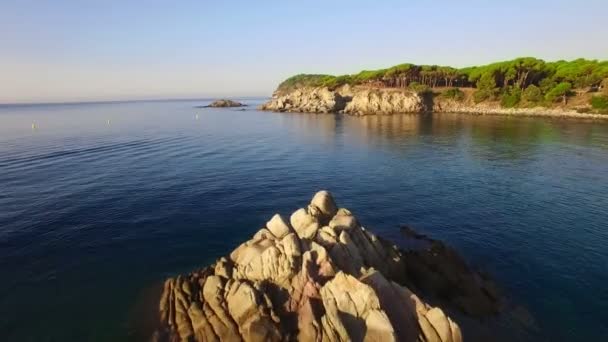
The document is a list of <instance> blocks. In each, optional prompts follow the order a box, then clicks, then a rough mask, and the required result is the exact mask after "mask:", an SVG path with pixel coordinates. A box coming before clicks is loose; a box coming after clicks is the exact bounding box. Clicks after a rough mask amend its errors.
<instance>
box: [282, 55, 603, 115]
mask: <svg viewBox="0 0 608 342" xmlns="http://www.w3.org/2000/svg"><path fill="white" fill-rule="evenodd" d="M345 84H348V85H365V86H370V87H381V88H408V87H409V88H411V89H415V90H420V89H421V88H426V89H429V88H436V87H463V88H476V91H475V101H477V102H481V101H484V100H487V99H493V100H498V99H501V101H502V102H503V105H505V106H513V105H516V104H518V103H519V102H520V101H521V100H522V99H524V100H525V101H527V102H529V103H533V102H540V101H541V100H542V101H546V102H554V101H563V102H564V103H566V100H567V97H568V96H570V95H572V94H573V90H575V89H577V90H584V91H600V90H603V91H604V92H606V90H607V87H608V61H598V60H587V59H583V58H579V59H576V60H572V61H563V60H561V61H556V62H545V61H543V60H542V59H538V58H533V57H521V58H516V59H513V60H509V61H503V62H497V63H492V64H488V65H482V66H472V67H466V68H453V67H449V66H439V65H416V64H409V63H405V64H399V65H395V66H393V67H390V68H387V69H379V70H364V71H361V72H359V73H357V74H352V75H341V76H333V75H314V74H300V75H296V76H293V77H290V78H288V79H287V80H285V81H284V82H282V83H281V84H280V85H279V90H289V89H293V88H296V87H305V86H309V87H329V88H332V89H333V88H336V87H339V86H342V85H345ZM456 94H457V93H456Z"/></svg>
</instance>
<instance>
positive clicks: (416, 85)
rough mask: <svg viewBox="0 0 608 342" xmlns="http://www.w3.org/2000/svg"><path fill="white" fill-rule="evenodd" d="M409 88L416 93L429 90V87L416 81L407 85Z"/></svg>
mask: <svg viewBox="0 0 608 342" xmlns="http://www.w3.org/2000/svg"><path fill="white" fill-rule="evenodd" d="M409 87H410V89H411V90H412V91H414V92H415V93H418V94H425V93H428V92H430V91H431V88H430V87H429V86H427V85H425V84H420V83H418V82H412V83H410V85H409Z"/></svg>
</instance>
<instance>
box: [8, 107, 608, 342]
mask: <svg viewBox="0 0 608 342" xmlns="http://www.w3.org/2000/svg"><path fill="white" fill-rule="evenodd" d="M259 101H260V100H252V99H248V100H246V102H248V103H250V104H253V105H255V104H256V103H259ZM205 103H207V102H206V101H156V102H126V103H106V104H71V105H36V106H3V107H0V279H2V281H1V282H0V317H1V319H0V336H2V340H4V341H28V340H31V341H83V340H129V339H132V338H133V337H132V336H133V335H130V334H132V330H133V327H132V325H131V324H130V323H129V322H130V321H132V320H133V307H134V305H135V304H136V303H137V302H138V301H139V298H140V296H141V295H142V292H145V290H146V289H147V288H149V287H150V286H152V284H155V283H156V282H158V281H160V280H162V279H163V278H165V277H166V276H168V275H173V274H176V273H179V272H185V271H188V270H190V269H192V268H195V267H198V266H201V265H203V264H206V263H208V262H211V261H213V260H214V259H215V258H216V257H218V256H221V255H223V254H226V253H228V252H229V251H231V250H232V249H233V248H234V247H235V246H236V245H237V244H238V243H239V242H241V241H242V240H244V239H246V238H248V237H250V236H251V235H252V234H253V233H254V232H255V231H257V230H258V229H259V228H260V227H261V225H263V224H264V222H266V221H267V220H268V219H269V218H270V217H271V215H272V214H273V213H275V212H280V213H283V214H289V213H290V212H292V211H293V210H295V209H297V208H298V207H300V206H302V205H304V204H306V203H307V202H308V201H309V199H310V197H311V196H312V194H313V193H314V192H315V191H317V190H319V189H329V190H331V191H332V192H333V193H334V195H335V197H336V199H337V201H338V203H339V204H340V205H341V206H344V207H347V208H349V209H351V211H353V212H354V213H355V215H357V216H358V218H359V219H360V221H361V222H362V223H363V224H364V225H365V226H366V227H368V228H370V229H372V230H374V231H375V232H377V233H379V234H380V235H383V236H385V237H389V238H393V239H399V233H398V226H399V224H409V225H411V226H413V227H415V228H416V229H417V230H419V231H422V232H424V233H426V234H429V235H431V236H432V237H434V238H438V239H442V240H444V241H446V242H448V243H449V244H450V245H452V246H454V247H455V248H456V249H457V250H458V251H460V252H461V253H462V254H463V255H464V256H465V257H466V259H467V260H469V261H470V262H471V263H472V264H473V265H474V266H476V267H479V268H482V269H484V270H486V271H488V272H489V273H491V274H492V275H493V276H494V277H495V278H496V279H497V281H498V282H499V283H500V284H501V286H502V287H503V289H504V291H505V293H506V294H507V296H508V297H509V300H510V301H511V302H513V303H517V305H521V306H523V307H525V308H526V309H527V311H529V313H530V315H531V316H532V319H533V320H532V321H531V320H530V319H527V320H526V321H527V324H526V325H525V326H524V327H523V328H522V327H519V328H518V329H523V331H518V332H516V333H514V335H513V336H516V337H517V338H521V339H526V338H527V339H535V340H557V341H560V340H564V341H568V340H585V339H587V340H601V339H602V338H606V337H607V336H608V326H607V325H606V322H608V291H606V288H605V287H606V284H607V283H608V247H606V246H608V224H607V223H606V222H608V211H607V210H606V208H607V207H608V123H602V122H580V121H572V120H551V119H538V118H512V117H491V116H488V117H484V116H467V115H456V114H454V115H452V114H441V115H428V116H421V115H396V116H385V117H376V116H371V117H363V118H355V117H345V116H339V115H304V114H277V113H266V112H258V111H256V110H255V109H253V108H252V107H249V108H248V109H247V110H245V111H236V110H232V109H204V110H203V109H194V108H193V106H195V105H200V104H205ZM197 114H198V118H197V117H196V115H197ZM32 123H35V125H36V127H37V128H36V129H32ZM520 316H521V315H520ZM524 316H526V315H524ZM465 336H466V335H465Z"/></svg>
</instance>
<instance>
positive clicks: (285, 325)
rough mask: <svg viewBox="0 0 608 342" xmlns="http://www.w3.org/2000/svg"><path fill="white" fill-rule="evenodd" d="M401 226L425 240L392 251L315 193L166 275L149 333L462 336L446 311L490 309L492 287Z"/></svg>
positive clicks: (241, 337) (164, 337)
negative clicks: (286, 213) (210, 259)
mask: <svg viewBox="0 0 608 342" xmlns="http://www.w3.org/2000/svg"><path fill="white" fill-rule="evenodd" d="M406 233H407V234H408V235H410V236H413V237H414V238H415V239H418V240H422V241H423V242H424V241H427V242H429V243H430V246H428V247H423V249H422V250H420V251H418V252H417V251H413V250H412V251H405V250H402V249H400V248H399V247H397V246H396V245H394V244H392V243H390V242H389V241H387V240H384V239H382V238H380V237H378V236H376V235H374V234H373V233H371V232H370V231H369V230H367V229H366V228H364V227H362V226H361V224H360V223H359V221H358V220H357V219H356V218H355V216H354V215H353V214H352V213H351V212H350V211H349V210H348V209H344V208H338V206H337V205H336V203H335V202H334V199H333V198H332V196H331V195H330V193H329V192H327V191H320V192H318V193H316V194H315V195H314V197H313V198H312V201H311V202H310V204H309V205H308V206H307V207H305V208H301V209H298V210H297V211H295V212H294V213H293V214H292V215H291V216H290V218H289V220H287V219H285V218H284V217H282V216H281V215H279V214H276V215H274V216H273V217H272V218H271V219H270V221H268V222H267V223H266V224H265V227H264V228H262V229H260V230H259V231H258V232H257V233H255V235H254V236H253V237H252V238H251V240H249V241H246V242H244V243H243V244H241V245H240V246H238V247H237V248H236V249H235V250H234V251H232V253H230V254H229V255H228V256H226V257H222V258H220V259H219V260H217V261H216V263H214V264H212V265H209V266H207V267H204V268H202V269H199V270H196V271H194V272H191V273H190V274H185V275H179V276H177V277H174V278H170V279H167V280H166V281H165V283H164V288H163V290H162V295H161V298H160V303H159V307H158V308H159V319H160V321H159V324H158V328H157V329H156V331H155V332H154V333H153V336H152V340H154V341H177V340H180V341H181V340H187V341H293V340H299V341H437V342H447V341H449V342H460V341H462V340H463V333H462V332H461V327H460V326H459V324H457V323H456V322H455V320H454V318H453V317H452V316H451V314H450V315H448V314H447V313H446V312H448V311H450V310H458V309H462V310H461V311H463V312H466V313H468V314H471V315H486V314H492V313H494V312H496V311H497V310H498V302H499V301H498V298H497V294H496V291H494V290H493V288H492V287H491V286H488V283H487V282H485V281H484V280H483V279H482V278H481V277H479V276H478V275H477V274H475V273H473V272H472V271H470V269H469V268H468V267H467V266H466V264H465V263H464V262H463V261H462V260H461V259H460V258H459V257H454V256H452V251H451V250H450V249H447V248H446V247H445V246H443V245H441V244H439V245H438V244H437V243H436V242H435V241H434V240H430V239H428V238H426V237H425V236H423V235H418V234H416V233H413V232H412V231H411V230H409V229H406ZM446 258H447V259H446ZM414 291H415V292H416V293H415V292H414ZM423 295H424V297H423ZM427 298H429V300H433V303H434V304H433V305H430V304H429V303H428V301H427V300H426V299H427ZM438 303H439V304H438ZM444 305H445V307H440V306H444ZM446 310H447V311H446Z"/></svg>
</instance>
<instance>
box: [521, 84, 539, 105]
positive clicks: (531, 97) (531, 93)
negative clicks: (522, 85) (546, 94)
mask: <svg viewBox="0 0 608 342" xmlns="http://www.w3.org/2000/svg"><path fill="white" fill-rule="evenodd" d="M522 99H523V100H524V101H526V102H527V103H539V102H541V101H542V100H543V93H542V92H541V91H540V88H539V87H537V86H535V85H534V84H532V85H529V86H528V88H526V89H525V90H524V91H523V93H522Z"/></svg>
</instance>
